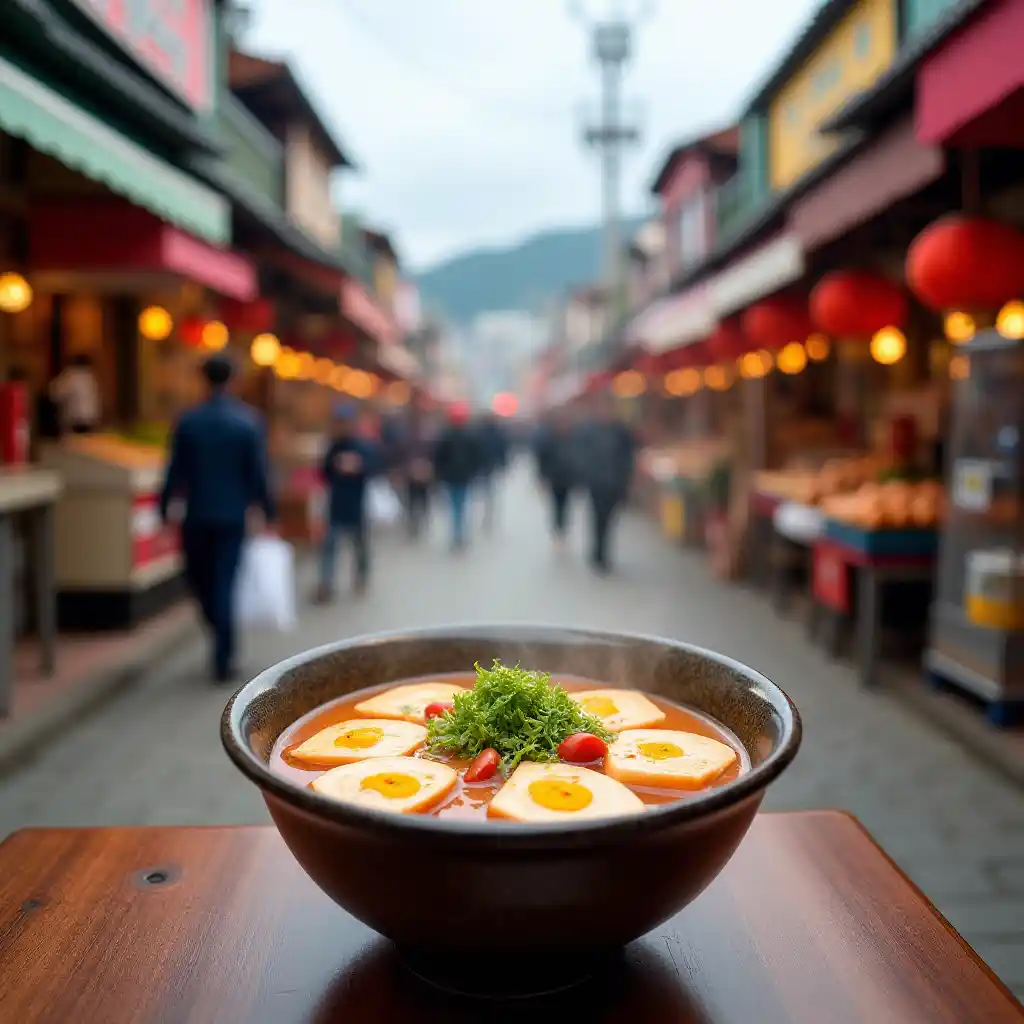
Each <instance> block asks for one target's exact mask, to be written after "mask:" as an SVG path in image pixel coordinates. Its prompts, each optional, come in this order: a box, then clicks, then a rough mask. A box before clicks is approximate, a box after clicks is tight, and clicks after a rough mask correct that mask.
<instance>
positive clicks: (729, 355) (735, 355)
mask: <svg viewBox="0 0 1024 1024" xmlns="http://www.w3.org/2000/svg"><path fill="white" fill-rule="evenodd" d="M751 347H752V346H751V344H750V340H749V339H748V338H747V337H746V335H745V334H744V333H743V329H742V328H741V326H740V325H739V323H737V322H736V321H735V320H723V321H722V322H721V323H720V324H719V325H718V327H716V328H715V332H714V334H712V335H711V337H710V338H708V340H707V348H708V352H709V353H710V355H711V358H712V359H713V360H716V361H719V362H723V363H724V362H733V361H734V360H736V359H739V357H740V356H741V355H743V354H744V353H745V352H749V351H750V349H751Z"/></svg>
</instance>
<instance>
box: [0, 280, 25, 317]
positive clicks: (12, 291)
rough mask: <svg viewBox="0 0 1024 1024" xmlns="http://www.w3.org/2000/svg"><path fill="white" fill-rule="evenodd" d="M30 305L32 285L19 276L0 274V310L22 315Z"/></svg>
mask: <svg viewBox="0 0 1024 1024" xmlns="http://www.w3.org/2000/svg"><path fill="white" fill-rule="evenodd" d="M31 305H32V285H30V284H29V283H28V281H26V280H25V278H23V277H22V276H21V274H15V273H8V274H0V310H2V311H3V312H4V313H22V312H24V311H25V310H26V309H28V307H29V306H31Z"/></svg>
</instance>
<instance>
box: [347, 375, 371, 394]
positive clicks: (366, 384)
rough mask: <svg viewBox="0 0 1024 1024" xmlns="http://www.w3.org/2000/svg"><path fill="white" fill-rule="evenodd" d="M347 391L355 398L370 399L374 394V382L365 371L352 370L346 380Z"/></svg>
mask: <svg viewBox="0 0 1024 1024" xmlns="http://www.w3.org/2000/svg"><path fill="white" fill-rule="evenodd" d="M345 391H346V392H348V394H350V395H351V396H352V397H353V398H369V397H370V395H372V394H373V381H371V380H370V375H369V374H368V373H367V372H366V371H365V370H350V371H349V374H348V376H347V377H346V378H345Z"/></svg>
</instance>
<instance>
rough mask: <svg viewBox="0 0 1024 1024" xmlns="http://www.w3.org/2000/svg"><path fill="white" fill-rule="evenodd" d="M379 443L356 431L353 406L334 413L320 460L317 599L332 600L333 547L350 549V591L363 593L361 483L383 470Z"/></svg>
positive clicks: (365, 532)
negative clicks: (323, 502)
mask: <svg viewBox="0 0 1024 1024" xmlns="http://www.w3.org/2000/svg"><path fill="white" fill-rule="evenodd" d="M383 462H384V459H383V453H382V450H381V445H380V443H379V442H378V441H375V440H374V439H373V438H372V437H369V436H367V434H366V432H365V430H363V429H361V424H360V421H359V413H358V411H357V410H356V409H355V407H354V406H351V405H348V404H345V403H341V404H339V405H338V406H337V407H336V408H335V410H334V423H333V438H332V440H331V444H330V446H329V447H328V449H327V454H326V455H325V456H324V464H323V474H324V480H325V482H326V484H327V524H326V529H325V530H324V539H323V541H322V546H321V549H320V587H319V590H318V591H317V600H318V601H319V602H320V603H321V604H327V603H329V602H330V601H332V600H334V593H335V587H334V584H335V575H336V571H337V554H338V544H339V542H341V541H345V542H347V543H348V544H349V545H350V546H351V548H352V555H353V559H354V575H355V590H356V593H362V592H364V591H365V590H366V587H367V584H368V583H369V577H370V531H369V528H368V525H367V512H366V485H367V483H368V481H369V480H370V478H371V477H372V476H374V474H375V473H377V472H378V471H379V470H381V469H383Z"/></svg>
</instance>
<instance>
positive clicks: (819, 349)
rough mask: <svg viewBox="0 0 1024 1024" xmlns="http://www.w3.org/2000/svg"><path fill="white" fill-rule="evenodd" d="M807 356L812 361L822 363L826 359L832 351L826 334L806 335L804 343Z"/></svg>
mask: <svg viewBox="0 0 1024 1024" xmlns="http://www.w3.org/2000/svg"><path fill="white" fill-rule="evenodd" d="M805 347H806V349H807V358H808V359H810V361H811V362H812V363H823V362H825V360H826V359H828V354H829V352H831V351H832V343H831V342H830V341H829V340H828V335H827V334H812V335H810V337H808V339H807V342H806V345H805Z"/></svg>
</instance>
